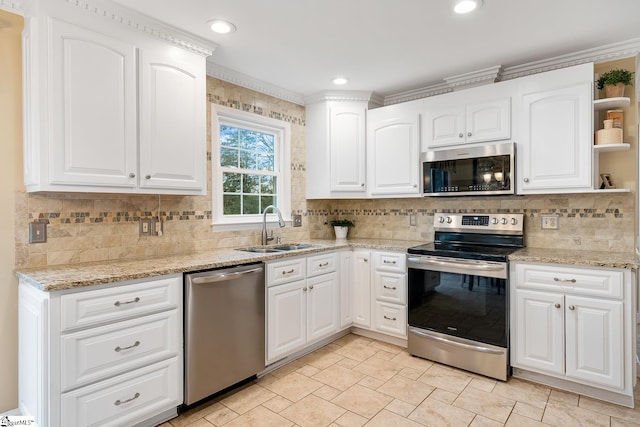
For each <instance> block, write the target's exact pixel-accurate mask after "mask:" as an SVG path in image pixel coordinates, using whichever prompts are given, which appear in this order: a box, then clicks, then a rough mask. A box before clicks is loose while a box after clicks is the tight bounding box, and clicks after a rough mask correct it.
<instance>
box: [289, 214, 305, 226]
mask: <svg viewBox="0 0 640 427" xmlns="http://www.w3.org/2000/svg"><path fill="white" fill-rule="evenodd" d="M291 218H292V219H293V226H294V227H302V215H296V214H294V215H291Z"/></svg>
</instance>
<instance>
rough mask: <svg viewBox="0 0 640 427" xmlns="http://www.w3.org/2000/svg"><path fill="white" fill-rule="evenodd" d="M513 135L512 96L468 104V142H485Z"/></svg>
mask: <svg viewBox="0 0 640 427" xmlns="http://www.w3.org/2000/svg"><path fill="white" fill-rule="evenodd" d="M510 137H511V98H501V99H497V100H493V101H487V102H478V103H474V104H468V105H467V119H466V142H469V143H471V142H485V141H497V140H501V139H509V138H510Z"/></svg>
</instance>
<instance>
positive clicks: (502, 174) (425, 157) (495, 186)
mask: <svg viewBox="0 0 640 427" xmlns="http://www.w3.org/2000/svg"><path fill="white" fill-rule="evenodd" d="M515 154H516V146H515V143H513V142H510V143H504V144H487V145H481V146H475V147H462V148H455V149H444V150H438V151H430V152H427V153H423V154H422V172H423V181H424V186H423V189H424V190H423V191H424V195H425V196H470V195H494V194H495V195H498V194H514V193H515V188H514V187H515V184H514V181H515V180H514V176H515V175H514V171H515Z"/></svg>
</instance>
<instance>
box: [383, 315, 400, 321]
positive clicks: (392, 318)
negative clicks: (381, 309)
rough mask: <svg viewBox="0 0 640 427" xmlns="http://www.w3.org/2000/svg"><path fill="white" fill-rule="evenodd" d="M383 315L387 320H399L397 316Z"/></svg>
mask: <svg viewBox="0 0 640 427" xmlns="http://www.w3.org/2000/svg"><path fill="white" fill-rule="evenodd" d="M382 317H384V318H385V319H387V320H397V319H396V318H395V317H387V316H382Z"/></svg>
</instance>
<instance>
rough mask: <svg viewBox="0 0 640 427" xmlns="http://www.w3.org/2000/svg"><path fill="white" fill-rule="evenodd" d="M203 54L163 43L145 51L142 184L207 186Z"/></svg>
mask: <svg viewBox="0 0 640 427" xmlns="http://www.w3.org/2000/svg"><path fill="white" fill-rule="evenodd" d="M205 93H206V76H205V69H204V67H202V57H200V56H199V55H197V54H194V53H191V52H187V51H185V50H181V49H178V48H176V47H175V46H170V45H168V44H166V45H163V44H159V43H153V44H151V43H149V45H144V46H142V48H141V50H140V187H141V188H145V189H176V190H204V189H206V182H205V181H206V133H205V130H206V128H205V126H206V117H205V114H206V110H205V109H204V108H202V105H203V104H204V103H205V101H206V96H205Z"/></svg>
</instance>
